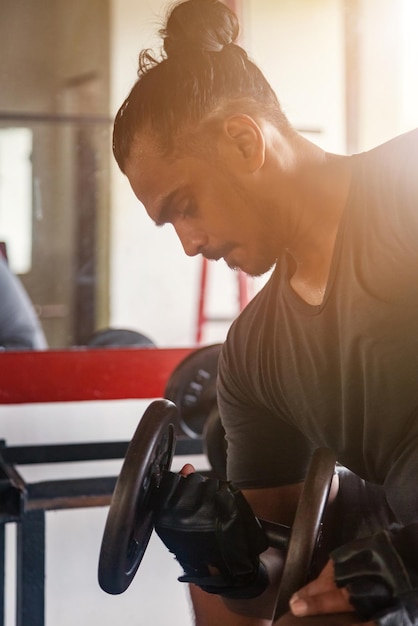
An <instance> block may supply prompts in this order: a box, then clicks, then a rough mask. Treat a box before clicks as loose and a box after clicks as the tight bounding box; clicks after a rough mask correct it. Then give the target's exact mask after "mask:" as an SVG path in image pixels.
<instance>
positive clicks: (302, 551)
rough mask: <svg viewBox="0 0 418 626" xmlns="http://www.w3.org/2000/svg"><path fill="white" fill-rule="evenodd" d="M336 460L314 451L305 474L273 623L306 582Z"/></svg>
mask: <svg viewBox="0 0 418 626" xmlns="http://www.w3.org/2000/svg"><path fill="white" fill-rule="evenodd" d="M335 462H336V459H335V456H334V453H333V452H332V451H331V450H329V449H328V448H318V449H317V450H315V452H314V454H313V456H312V459H311V462H310V465H309V469H308V472H307V474H306V478H305V482H304V485H303V489H302V493H301V495H300V498H299V502H298V506H297V509H296V515H295V519H294V521H293V524H292V528H291V531H290V538H289V542H288V544H287V550H286V560H285V564H284V568H283V575H282V577H281V580H280V586H279V591H278V594H277V600H276V610H275V616H274V619H275V620H276V619H278V617H280V615H283V614H284V613H286V611H288V610H289V600H290V598H291V596H292V595H293V594H294V593H295V591H297V590H298V589H300V588H301V587H303V585H305V584H306V582H307V577H308V573H309V568H310V565H311V562H312V557H313V554H314V551H315V547H316V545H317V542H318V537H319V533H320V529H321V524H322V518H323V515H324V511H325V507H326V504H327V501H328V495H329V490H330V488H331V482H332V478H333V476H334V471H335Z"/></svg>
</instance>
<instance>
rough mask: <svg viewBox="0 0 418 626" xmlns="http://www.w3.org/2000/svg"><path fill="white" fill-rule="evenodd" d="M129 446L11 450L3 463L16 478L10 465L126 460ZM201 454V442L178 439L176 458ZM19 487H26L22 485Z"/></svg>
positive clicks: (95, 444) (114, 443) (3, 453)
mask: <svg viewBox="0 0 418 626" xmlns="http://www.w3.org/2000/svg"><path fill="white" fill-rule="evenodd" d="M128 445H129V442H128V441H103V442H92V443H63V444H48V445H34V446H9V447H5V448H3V449H2V450H1V455H0V463H1V461H2V460H3V461H4V462H6V463H8V464H9V465H7V466H6V467H7V468H8V470H9V471H8V474H9V475H17V473H16V472H15V471H14V470H13V468H11V467H10V465H35V464H39V463H42V464H48V463H70V462H81V461H108V460H112V459H123V458H124V457H125V454H126V450H127V448H128ZM202 450H203V444H202V440H201V439H199V438H196V439H190V438H189V437H186V436H184V435H179V436H177V437H176V455H185V454H201V453H202ZM0 469H1V465H0ZM17 476H18V475H17ZM19 485H21V486H23V482H21V483H19Z"/></svg>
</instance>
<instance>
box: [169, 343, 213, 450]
mask: <svg viewBox="0 0 418 626" xmlns="http://www.w3.org/2000/svg"><path fill="white" fill-rule="evenodd" d="M221 348H222V344H213V345H210V346H204V347H203V348H198V349H197V350H195V351H194V352H192V353H191V354H189V355H188V356H187V357H186V358H185V359H184V360H183V361H182V362H181V363H179V365H178V366H177V367H176V368H175V370H174V371H173V373H172V374H171V376H170V378H169V380H168V382H167V385H166V388H165V392H164V397H165V398H167V399H168V400H171V401H172V402H174V404H175V405H176V406H177V407H178V410H179V413H180V426H181V429H182V430H183V432H184V433H185V434H186V435H188V436H189V437H191V438H193V439H197V438H198V437H201V436H202V433H203V430H204V425H205V422H206V420H207V418H208V415H209V413H210V411H211V410H212V408H213V406H214V404H216V378H217V374H218V360H219V354H220V352H221Z"/></svg>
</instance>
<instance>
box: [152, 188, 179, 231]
mask: <svg viewBox="0 0 418 626" xmlns="http://www.w3.org/2000/svg"><path fill="white" fill-rule="evenodd" d="M179 193H180V190H179V189H175V190H174V191H171V192H170V193H169V194H167V195H166V196H164V198H163V199H162V200H161V204H160V210H159V212H158V217H157V219H156V220H155V225H156V226H164V224H166V223H167V222H169V221H170V215H171V213H172V212H173V204H175V202H176V197H177V196H178V195H179Z"/></svg>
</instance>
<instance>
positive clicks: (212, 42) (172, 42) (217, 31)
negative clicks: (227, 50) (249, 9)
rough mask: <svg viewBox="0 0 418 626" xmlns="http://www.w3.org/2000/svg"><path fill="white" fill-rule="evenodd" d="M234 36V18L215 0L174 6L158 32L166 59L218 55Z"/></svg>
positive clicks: (235, 19) (236, 21)
mask: <svg viewBox="0 0 418 626" xmlns="http://www.w3.org/2000/svg"><path fill="white" fill-rule="evenodd" d="M238 33H239V23H238V19H237V16H236V15H235V13H233V12H232V11H231V10H230V9H229V8H228V7H227V6H226V5H225V4H223V3H222V2H219V0H188V1H187V2H182V3H180V4H177V5H176V6H175V7H174V9H173V10H172V11H171V13H170V14H169V16H168V19H167V24H166V27H165V28H164V29H163V30H162V31H161V35H162V37H163V40H164V51H165V53H166V55H167V57H173V56H183V55H196V54H201V53H206V52H220V51H221V50H223V48H224V46H227V45H229V44H231V43H234V42H235V40H236V39H237V37H238Z"/></svg>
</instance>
